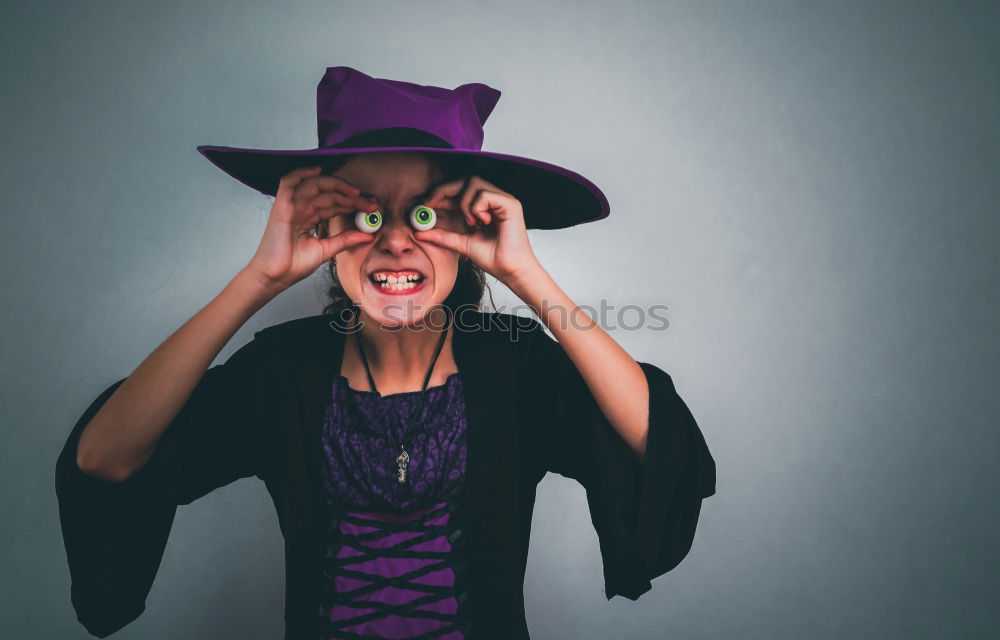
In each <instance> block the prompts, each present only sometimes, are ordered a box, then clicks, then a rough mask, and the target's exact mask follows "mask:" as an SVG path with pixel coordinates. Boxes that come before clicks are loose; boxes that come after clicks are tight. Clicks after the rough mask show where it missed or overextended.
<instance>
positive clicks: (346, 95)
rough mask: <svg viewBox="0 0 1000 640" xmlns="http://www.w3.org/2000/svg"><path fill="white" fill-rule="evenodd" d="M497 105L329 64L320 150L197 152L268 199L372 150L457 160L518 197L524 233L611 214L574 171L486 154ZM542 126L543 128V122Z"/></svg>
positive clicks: (473, 89) (482, 97)
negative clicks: (323, 167) (288, 184)
mask: <svg viewBox="0 0 1000 640" xmlns="http://www.w3.org/2000/svg"><path fill="white" fill-rule="evenodd" d="M499 100H500V91H499V90H497V89H494V88H493V87H491V86H489V85H486V84H483V83H481V82H468V83H465V84H463V85H460V86H458V87H455V88H454V89H448V88H445V87H437V86H434V85H421V84H416V83H413V82H406V81H402V80H392V79H388V78H375V77H372V76H370V75H368V74H366V73H363V72H361V71H359V70H358V69H354V68H351V67H346V66H338V67H327V68H326V72H325V73H324V74H323V77H322V78H321V79H320V82H319V85H318V86H317V87H316V138H317V141H318V144H319V146H318V147H316V148H314V149H248V148H240V147H226V146H217V145H200V146H199V147H198V152H199V153H201V154H202V155H203V156H205V158H207V159H208V160H209V161H210V162H211V163H212V164H214V165H215V166H217V167H219V168H220V169H222V170H223V171H224V172H226V173H227V174H228V175H230V176H232V177H233V178H235V179H237V180H239V181H240V182H242V183H243V184H245V185H247V186H249V187H252V188H254V189H257V190H258V191H260V192H261V193H263V194H265V195H269V196H274V195H275V194H276V193H277V190H278V184H279V181H280V179H281V177H282V176H283V175H286V174H287V173H288V172H290V171H291V170H293V169H295V168H297V167H301V166H307V165H314V164H319V163H321V162H324V161H325V160H328V159H330V158H331V157H334V156H338V155H344V154H356V153H370V152H373V151H375V152H390V151H409V152H412V151H418V152H424V153H436V154H445V155H449V156H454V157H456V158H460V159H462V161H463V163H464V164H466V165H467V166H468V167H469V169H470V170H472V171H473V172H474V173H476V174H478V175H480V176H482V177H483V178H485V179H487V180H489V181H490V182H493V183H494V184H496V185H497V186H498V187H500V188H501V189H504V190H505V191H507V192H509V193H513V194H514V195H515V196H516V197H517V198H518V199H519V200H521V203H522V205H523V209H524V221H525V225H526V226H527V228H529V229H560V228H564V227H570V226H573V225H577V224H582V223H585V222H593V221H596V220H602V219H604V218H606V217H608V215H609V214H610V212H611V206H610V204H609V203H608V198H607V196H606V195H605V194H604V192H603V191H601V189H600V188H598V187H597V185H595V184H594V183H593V182H591V181H590V180H588V179H587V178H585V177H584V176H582V175H580V174H579V173H577V172H575V171H571V170H570V169H566V168H564V167H560V166H558V165H554V164H551V163H549V162H543V161H541V160H535V159H533V158H527V157H524V156H516V155H511V154H505V153H497V152H491V151H483V148H482V147H483V138H484V133H485V132H484V130H483V126H484V125H485V124H486V119H487V118H488V117H489V116H490V114H491V113H492V112H493V109H494V107H495V106H496V104H497V102H498V101H499ZM540 125H541V126H542V127H544V126H545V123H544V121H542V122H541V123H540ZM386 130H388V131H394V132H396V135H395V136H394V137H396V138H398V142H392V141H390V144H386V143H385V141H380V142H378V143H377V144H373V143H371V142H370V141H364V136H366V135H367V134H371V133H372V132H379V131H386ZM399 132H417V133H419V134H421V135H422V136H430V138H431V139H432V140H433V142H434V143H433V144H431V143H428V142H415V141H414V140H408V139H403V138H399V137H398V136H399V135H400V134H399ZM359 136H361V139H360V140H359ZM338 145H339V146H338ZM442 145H443V146H442Z"/></svg>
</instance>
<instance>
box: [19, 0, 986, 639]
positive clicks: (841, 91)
mask: <svg viewBox="0 0 1000 640" xmlns="http://www.w3.org/2000/svg"><path fill="white" fill-rule="evenodd" d="M997 6H998V5H997V4H996V3H988V2H937V3H927V2H914V1H906V2H872V1H870V0H866V1H864V2H811V3H807V2H776V1H772V2H705V1H703V0H691V1H685V2H644V3H640V2H631V3H628V2H625V3H623V2H617V3H608V2H600V3H582V2H558V3H551V2H550V3H544V4H543V3H538V2H512V1H504V2H488V3H487V2H452V3H439V2H412V3H411V2H374V1H367V2H350V3H348V2H270V1H268V2H261V1H256V2H246V1H242V2H234V1H229V2H207V3H206V2H189V1H184V2H135V1H133V0H129V1H125V0H121V1H116V2H107V1H95V2H86V3H70V2H64V3H52V2H33V3H16V4H15V3H12V2H7V3H5V7H4V19H3V20H2V24H3V26H2V27H0V29H2V34H3V37H2V38H0V47H2V52H3V56H2V59H0V60H2V61H0V69H2V71H0V73H2V85H3V89H2V95H3V99H2V107H0V108H2V122H3V125H4V144H3V146H4V153H3V172H2V175H0V180H2V193H3V197H4V209H5V212H4V215H3V222H2V225H3V234H2V242H3V251H2V256H0V260H2V265H0V266H2V269H0V273H2V274H3V278H4V283H3V303H4V304H3V314H2V320H0V322H2V327H0V328H2V330H3V331H2V338H0V339H2V347H3V358H2V365H0V366H2V377H3V380H2V386H0V389H2V394H3V432H2V435H3V438H2V440H3V448H2V466H0V473H2V481H3V486H4V487H5V488H6V490H5V491H4V492H3V497H2V512H3V525H2V537H0V553H2V562H0V572H2V575H3V580H2V584H0V611H2V619H0V624H2V631H0V634H2V635H3V636H4V637H7V638H54V637H60V638H83V637H86V633H85V631H84V629H83V628H82V627H81V626H79V625H78V623H77V622H76V620H75V617H74V614H73V611H72V609H71V607H70V603H69V574H68V569H67V566H66V558H65V551H64V549H63V546H62V538H61V534H60V531H59V523H58V515H57V510H56V498H55V494H54V488H53V466H54V462H55V458H56V455H57V454H58V451H59V448H60V447H61V446H62V444H63V441H64V439H65V437H66V435H67V433H68V430H69V429H70V427H71V426H72V424H73V422H74V421H75V420H76V418H77V417H78V416H79V415H80V413H82V411H83V409H84V408H85V407H86V405H87V404H88V403H89V402H90V401H91V400H92V399H93V398H94V397H95V396H96V395H97V394H98V393H99V392H100V391H101V390H103V389H104V388H105V387H106V386H107V385H109V384H110V383H111V382H113V381H115V380H117V379H118V378H120V377H122V376H124V375H127V374H129V373H130V372H131V371H132V369H133V368H134V367H135V366H136V365H137V364H138V363H139V362H140V361H141V360H142V359H143V358H144V357H145V356H146V355H148V353H149V352H150V351H152V349H154V348H155V347H156V346H157V345H158V344H159V343H160V342H161V341H162V340H163V339H165V338H166V337H167V336H168V335H169V334H170V333H171V332H172V331H173V330H175V329H176V328H177V327H178V326H180V325H181V324H182V323H183V322H184V321H185V320H187V319H188V318H189V317H190V316H191V315H192V314H193V313H195V312H196V311H197V310H198V309H199V308H200V307H202V306H203V305H204V304H206V303H207V302H208V301H209V300H210V299H211V298H212V297H213V296H214V295H215V294H216V293H218V291H219V290H220V289H221V288H222V287H223V286H224V285H225V284H226V283H227V282H228V280H229V279H230V278H231V277H232V276H233V275H234V274H235V273H236V271H237V270H238V269H239V268H240V267H242V266H243V265H244V264H245V263H246V261H247V260H248V259H249V258H250V256H251V255H252V254H253V251H254V250H255V248H256V245H257V241H258V239H259V237H260V234H261V232H262V230H263V223H264V221H265V219H266V216H267V212H268V210H269V201H268V199H266V198H264V197H263V196H261V195H259V194H257V193H256V192H253V191H251V190H249V189H248V188H246V187H244V186H243V185H241V184H239V183H238V182H236V181H235V180H233V179H231V178H229V177H228V176H226V175H225V174H223V173H222V172H221V171H219V170H218V169H216V168H215V167H213V166H212V165H211V164H210V163H208V162H207V161H206V160H205V159H204V158H202V157H201V156H200V155H198V154H197V153H196V151H195V147H196V146H197V145H199V144H218V145H227V146H243V147H262V148H309V147H312V146H314V145H315V133H316V132H315V112H314V109H315V86H316V83H317V82H318V80H319V78H320V77H321V76H322V74H323V71H324V70H325V68H326V67H327V66H336V65H348V66H353V67H356V68H358V69H361V70H363V71H365V72H366V73H368V74H370V75H374V76H376V77H389V78H395V79H404V80H408V81H412V82H419V83H423V84H434V85H438V86H446V87H454V86H457V85H458V84H462V83H465V82H485V83H487V84H489V85H491V86H494V87H496V88H498V89H500V90H501V91H502V92H503V96H502V98H501V99H500V102H499V104H498V105H497V108H496V110H495V111H494V112H493V114H492V115H491V117H490V119H489V121H488V122H487V125H486V142H485V146H486V148H488V149H492V150H496V151H503V152H509V153H515V154H519V155H527V156H531V157H536V158H539V159H543V160H547V161H550V162H554V163H557V164H561V165H564V166H567V167H569V168H571V169H574V170H576V171H579V172H580V173H582V174H583V175H585V176H587V177H589V178H591V179H592V180H594V181H595V182H596V183H597V184H598V185H600V186H601V187H602V188H603V189H604V190H605V191H606V193H607V195H608V197H609V199H610V201H611V206H612V214H611V216H610V217H609V218H608V219H606V220H604V221H601V222H599V223H596V224H590V225H583V226H581V227H577V228H574V229H571V230H566V231H557V232H544V231H537V232H532V234H531V237H532V242H533V244H534V246H535V249H536V252H537V253H538V254H539V256H540V258H541V259H542V261H543V263H544V264H545V265H546V267H547V268H548V269H549V270H550V271H551V272H552V273H553V275H555V276H556V278H557V280H558V281H559V282H560V283H561V285H562V286H563V288H564V289H565V290H566V291H567V292H568V293H569V294H570V295H571V296H572V297H573V298H574V300H576V302H578V303H580V304H594V305H596V304H599V303H600V300H601V299H605V300H607V301H608V303H611V304H615V305H619V306H621V305H624V304H638V305H648V304H666V305H669V312H668V317H669V320H670V327H669V329H668V330H666V331H651V330H646V331H631V332H629V331H617V332H614V333H613V335H614V336H615V337H616V339H618V340H620V342H621V343H622V344H623V346H625V347H626V348H627V349H628V350H629V351H630V353H632V354H633V356H635V357H636V358H637V359H640V360H644V361H649V362H653V363H655V364H658V365H659V366H661V367H663V368H664V369H665V370H666V371H668V372H669V373H671V375H672V376H673V377H674V380H675V383H676V385H677V387H678V390H679V392H680V394H681V395H682V397H683V398H684V399H685V400H686V401H687V403H688V405H689V406H690V408H691V410H692V412H693V413H694V415H695V417H696V418H697V419H698V421H699V424H700V425H701V427H702V429H703V431H704V433H705V435H706V438H707V441H708V443H709V446H710V448H711V450H712V452H713V454H714V456H715V458H716V461H717V463H718V472H719V473H718V491H719V492H718V494H717V495H716V496H714V497H712V498H710V499H708V500H706V501H705V503H704V509H703V512H702V518H701V522H700V525H699V531H698V534H697V536H696V539H695V542H694V546H693V549H692V550H691V553H690V555H689V556H688V557H687V559H685V561H684V562H683V563H682V564H681V565H680V566H679V567H678V568H676V569H675V570H673V571H672V572H670V573H668V574H667V575H666V576H663V577H661V578H658V579H656V580H655V581H654V582H653V587H654V588H653V590H652V591H651V592H649V593H647V594H645V595H644V596H642V597H641V598H640V600H639V601H638V602H631V601H628V600H625V599H623V598H615V599H614V600H613V601H612V602H607V601H606V600H605V597H604V594H603V592H602V586H603V583H602V580H601V564H600V556H599V552H598V547H597V538H596V534H595V533H594V532H593V529H592V525H591V523H590V520H589V517H588V514H587V511H586V503H585V497H584V493H583V490H582V488H580V487H579V486H578V485H577V484H575V483H574V482H572V481H569V480H566V479H564V478H562V477H560V476H553V475H550V476H548V477H547V478H546V479H545V480H544V481H543V482H542V484H541V486H540V488H539V502H538V508H537V510H536V512H535V521H534V528H533V535H532V547H531V554H530V557H529V565H528V574H527V579H526V582H525V598H526V603H527V612H528V622H529V626H530V628H531V631H532V634H533V636H534V637H536V638H539V639H547V638H552V639H570V638H609V637H615V638H685V639H686V638H726V639H728V638H761V639H769V640H770V639H785V638H787V639H799V638H838V639H839V638H880V639H886V638H907V639H912V638H945V637H947V638H987V637H995V634H996V633H997V631H998V627H1000V618H998V613H997V608H996V607H995V605H996V602H995V599H996V594H997V592H998V588H1000V584H998V580H997V577H996V575H997V569H998V562H997V560H998V555H1000V552H998V551H997V546H996V541H997V538H998V533H1000V532H998V527H997V523H998V519H1000V518H998V513H997V505H998V501H997V499H996V496H995V493H994V492H995V489H996V487H998V486H1000V477H998V472H997V467H996V460H997V457H998V456H997V454H998V448H1000V447H998V434H997V429H996V427H997V415H998V413H1000V393H998V392H997V384H998V379H997V375H996V368H997V363H998V355H1000V354H998V340H997V336H996V324H997V317H998V312H1000V305H998V299H1000V297H998V287H997V284H996V279H997V276H998V275H1000V269H998V257H997V249H998V247H1000V242H998V233H997V232H998V222H997V219H996V213H997V209H998V208H997V201H998V195H1000V194H998V184H1000V171H998V169H1000V167H998V153H1000V126H998V117H997V116H998V114H1000V73H998V61H1000V11H998V10H997ZM321 276H322V274H317V275H316V276H314V277H312V278H311V279H309V280H307V281H305V282H303V283H300V284H299V285H297V286H296V287H294V288H293V289H291V290H289V291H287V292H285V293H284V294H282V295H281V296H280V297H279V298H277V299H276V300H274V301H273V302H271V303H270V304H269V305H268V306H267V307H265V308H264V309H262V310H261V311H260V312H259V313H258V314H257V315H256V316H255V317H254V318H253V319H252V320H251V321H250V322H249V323H248V324H247V325H246V326H245V327H244V328H243V329H242V330H241V331H240V332H239V334H238V335H237V336H236V337H235V338H234V339H233V340H232V342H230V344H229V345H227V347H226V348H225V349H224V351H223V352H222V354H221V355H220V358H219V361H222V360H223V359H225V358H226V357H228V355H229V354H230V353H232V351H233V350H234V349H235V348H237V347H238V346H240V345H242V344H244V343H245V342H246V341H247V340H249V338H250V336H251V335H252V331H254V330H257V329H260V328H262V327H264V326H268V325H270V324H274V323H277V322H281V321H284V320H287V319H291V318H295V317H301V316H305V315H312V314H315V313H319V311H320V309H321V307H322V304H323V285H324V280H323V278H322V277H321ZM496 289H497V290H498V291H499V290H500V288H499V287H496ZM503 300H504V299H503V296H500V299H499V300H498V302H501V303H502V302H503ZM508 302H512V301H510V300H508ZM282 562H283V561H282V540H281V536H280V533H279V531H278V526H277V522H276V518H275V516H274V512H273V507H272V505H271V503H270V499H269V497H268V496H267V493H266V491H265V489H264V486H263V484H262V483H260V482H258V481H256V480H244V481H240V482H237V483H235V484H233V485H230V486H228V487H225V488H223V489H220V490H218V491H216V492H214V493H212V494H210V495H209V496H206V497H205V498H203V499H202V500H199V501H197V502H196V503H195V504H193V505H191V506H187V507H182V508H181V509H179V511H178V515H177V519H176V522H175V525H174V529H173V532H172V534H171V538H170V541H169V544H168V547H167V550H166V554H165V557H164V561H163V564H162V566H161V568H160V572H159V574H158V576H157V579H156V582H155V584H154V586H153V589H152V593H151V594H150V597H149V600H148V609H147V611H146V612H145V613H144V614H143V615H142V617H141V618H140V619H138V620H137V621H136V622H134V623H133V624H131V625H130V626H129V627H127V628H126V629H125V630H124V631H122V632H120V633H119V635H118V636H116V637H121V638H123V639H124V638H144V639H146V638H149V639H155V638H176V637H201V638H207V637H213V638H279V637H281V629H282V603H283V584H284V574H283V564H282Z"/></svg>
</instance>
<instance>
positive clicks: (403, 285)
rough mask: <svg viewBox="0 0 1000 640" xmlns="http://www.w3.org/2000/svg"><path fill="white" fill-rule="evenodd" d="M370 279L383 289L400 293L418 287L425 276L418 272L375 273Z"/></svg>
mask: <svg viewBox="0 0 1000 640" xmlns="http://www.w3.org/2000/svg"><path fill="white" fill-rule="evenodd" d="M370 279H371V280H372V281H373V282H374V283H375V284H376V285H377V286H378V287H379V288H381V289H391V290H393V291H400V290H403V289H412V288H413V287H415V286H417V284H418V283H419V282H420V281H421V280H423V276H421V275H420V273H419V272H416V271H395V272H393V271H375V272H373V273H372V274H371V276H370Z"/></svg>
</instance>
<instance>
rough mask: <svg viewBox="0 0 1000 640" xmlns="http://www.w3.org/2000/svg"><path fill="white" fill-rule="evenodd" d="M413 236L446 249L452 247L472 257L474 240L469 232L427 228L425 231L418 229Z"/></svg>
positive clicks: (453, 249) (461, 253)
mask: <svg viewBox="0 0 1000 640" xmlns="http://www.w3.org/2000/svg"><path fill="white" fill-rule="evenodd" d="M413 236H414V237H415V238H416V239H417V240H421V241H424V242H430V243H431V244H433V245H436V246H439V247H442V248H444V249H451V250H452V251H454V252H456V253H458V254H460V255H463V256H466V257H472V256H471V253H472V248H473V242H474V240H473V239H472V236H470V235H468V234H463V233H455V232H454V231H445V230H444V229H427V230H425V231H416V232H414V234H413Z"/></svg>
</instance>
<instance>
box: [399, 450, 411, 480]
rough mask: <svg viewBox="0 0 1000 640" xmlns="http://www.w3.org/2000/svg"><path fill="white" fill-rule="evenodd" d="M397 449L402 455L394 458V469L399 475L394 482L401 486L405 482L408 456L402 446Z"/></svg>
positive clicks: (408, 462) (408, 461)
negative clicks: (396, 469)
mask: <svg viewBox="0 0 1000 640" xmlns="http://www.w3.org/2000/svg"><path fill="white" fill-rule="evenodd" d="M399 448H400V450H401V451H402V453H400V454H399V455H398V456H397V457H396V467H397V468H398V470H399V475H398V476H397V477H396V480H397V481H398V482H399V484H403V483H404V482H406V467H407V466H408V465H409V464H410V454H408V453H406V449H403V446H402V445H400V447H399Z"/></svg>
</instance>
